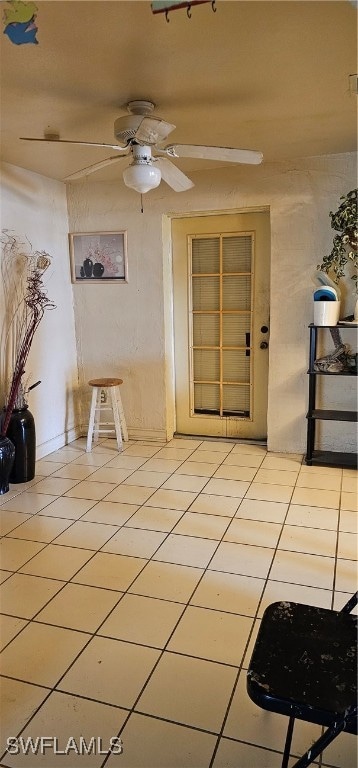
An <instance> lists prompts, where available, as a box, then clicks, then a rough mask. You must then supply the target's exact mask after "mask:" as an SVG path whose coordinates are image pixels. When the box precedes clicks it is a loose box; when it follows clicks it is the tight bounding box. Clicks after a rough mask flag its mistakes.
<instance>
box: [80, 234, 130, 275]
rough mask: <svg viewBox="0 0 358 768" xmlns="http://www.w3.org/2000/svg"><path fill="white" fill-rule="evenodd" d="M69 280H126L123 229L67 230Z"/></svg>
mask: <svg viewBox="0 0 358 768" xmlns="http://www.w3.org/2000/svg"><path fill="white" fill-rule="evenodd" d="M68 237H69V249H70V262H71V279H72V283H83V284H84V285H89V284H91V285H92V283H93V284H95V283H97V284H100V283H101V284H102V285H104V284H111V285H112V284H113V283H118V282H119V283H127V282H128V264H127V231H126V230H120V231H116V232H70V233H69V236H68Z"/></svg>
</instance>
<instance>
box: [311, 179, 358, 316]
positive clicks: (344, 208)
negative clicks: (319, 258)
mask: <svg viewBox="0 0 358 768" xmlns="http://www.w3.org/2000/svg"><path fill="white" fill-rule="evenodd" d="M357 193H358V190H357V189H352V190H351V191H350V192H348V194H347V195H342V197H340V200H341V201H342V202H341V204H340V205H339V207H338V210H337V211H336V212H335V213H333V212H332V211H330V214H329V215H330V217H331V227H332V229H334V230H335V231H336V232H338V233H339V234H336V235H335V236H334V238H333V248H332V250H331V251H330V253H328V254H327V256H324V258H323V262H322V264H318V265H317V269H319V270H320V271H321V272H326V273H327V274H328V273H329V272H331V273H332V277H333V280H334V282H335V283H336V284H338V283H339V281H340V279H341V278H342V277H343V276H344V275H345V274H346V267H347V264H349V263H352V264H353V274H352V275H351V278H352V280H353V281H354V284H355V291H354V292H355V294H356V295H357V293H358V255H357V247H358V221H357ZM356 315H357V305H356V309H355V312H354V317H355V319H358V317H357V316H356Z"/></svg>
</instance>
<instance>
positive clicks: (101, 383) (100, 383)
mask: <svg viewBox="0 0 358 768" xmlns="http://www.w3.org/2000/svg"><path fill="white" fill-rule="evenodd" d="M88 384H89V386H90V387H103V388H106V387H119V385H120V384H123V379H91V380H90V381H89V382H88Z"/></svg>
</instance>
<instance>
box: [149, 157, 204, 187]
mask: <svg viewBox="0 0 358 768" xmlns="http://www.w3.org/2000/svg"><path fill="white" fill-rule="evenodd" d="M153 159H154V158H153ZM155 163H156V165H157V167H158V168H159V170H160V172H161V174H162V178H163V179H164V181H166V183H167V184H168V185H169V187H171V188H172V189H174V192H185V190H187V189H191V187H193V186H194V184H193V182H192V181H190V179H188V177H187V176H185V173H183V172H182V171H180V170H179V168H177V167H176V165H174V163H172V162H171V161H170V160H168V159H167V158H166V157H160V158H155Z"/></svg>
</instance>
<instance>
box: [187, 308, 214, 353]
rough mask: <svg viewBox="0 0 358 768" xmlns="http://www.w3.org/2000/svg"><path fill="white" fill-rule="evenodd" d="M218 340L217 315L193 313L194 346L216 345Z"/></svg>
mask: <svg viewBox="0 0 358 768" xmlns="http://www.w3.org/2000/svg"><path fill="white" fill-rule="evenodd" d="M219 341H220V317H219V315H208V314H206V313H205V314H200V315H193V342H194V346H195V347H199V346H200V347H218V346H219Z"/></svg>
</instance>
